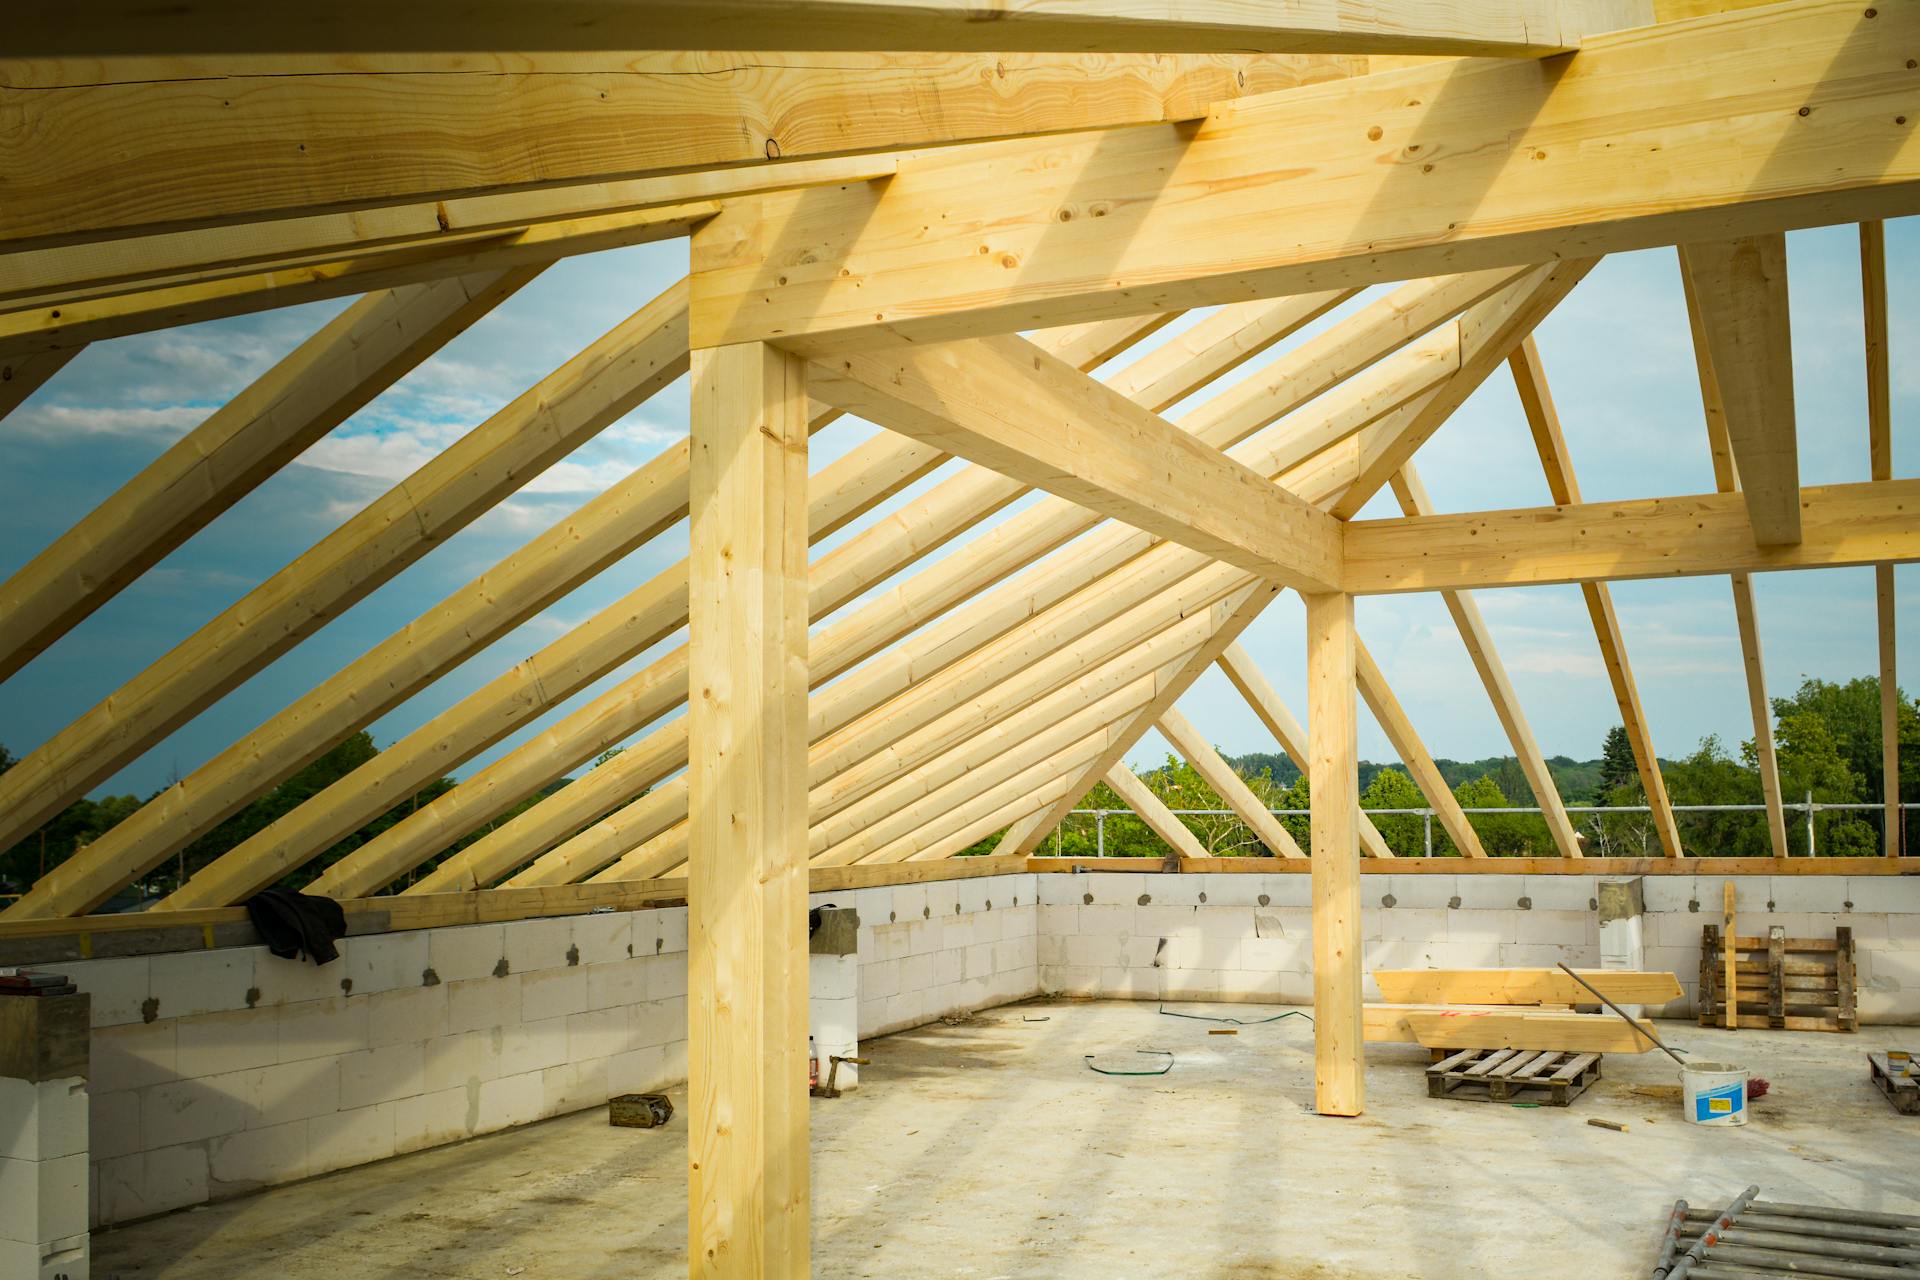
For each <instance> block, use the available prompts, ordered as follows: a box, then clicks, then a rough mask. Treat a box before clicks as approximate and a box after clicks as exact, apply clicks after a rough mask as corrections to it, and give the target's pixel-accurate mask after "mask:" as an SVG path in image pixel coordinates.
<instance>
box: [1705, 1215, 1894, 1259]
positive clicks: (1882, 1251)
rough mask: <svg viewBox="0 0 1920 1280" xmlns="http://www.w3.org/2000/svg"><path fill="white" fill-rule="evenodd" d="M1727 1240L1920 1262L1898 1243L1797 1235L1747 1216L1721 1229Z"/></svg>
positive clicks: (1805, 1251)
mask: <svg viewBox="0 0 1920 1280" xmlns="http://www.w3.org/2000/svg"><path fill="white" fill-rule="evenodd" d="M1720 1236H1721V1239H1723V1240H1725V1241H1726V1242H1727V1243H1728V1244H1744V1245H1751V1246H1753V1247H1755V1248H1759V1249H1776V1250H1784V1251H1786V1252H1789V1253H1795V1254H1813V1255H1816V1256H1818V1257H1822V1258H1851V1259H1853V1260H1854V1261H1856V1262H1889V1263H1896V1264H1901V1263H1905V1264H1914V1265H1920V1252H1916V1251H1915V1250H1912V1249H1902V1248H1900V1247H1899V1246H1898V1245H1885V1244H1863V1243H1861V1242H1859V1241H1857V1240H1822V1239H1816V1238H1815V1237H1813V1236H1796V1235H1791V1234H1789V1233H1788V1232H1785V1231H1769V1230H1767V1229H1766V1228H1764V1227H1757V1226H1755V1225H1753V1224H1752V1223H1751V1222H1749V1221H1747V1220H1746V1219H1745V1218H1742V1219H1741V1220H1740V1225H1739V1226H1737V1227H1734V1228H1732V1229H1731V1230H1728V1231H1723V1232H1721V1233H1720Z"/></svg>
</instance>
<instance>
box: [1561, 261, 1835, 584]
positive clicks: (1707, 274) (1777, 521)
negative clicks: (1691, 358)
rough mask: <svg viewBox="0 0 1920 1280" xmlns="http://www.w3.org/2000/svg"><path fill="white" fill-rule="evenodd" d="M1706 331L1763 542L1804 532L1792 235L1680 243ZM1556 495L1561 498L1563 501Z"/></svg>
mask: <svg viewBox="0 0 1920 1280" xmlns="http://www.w3.org/2000/svg"><path fill="white" fill-rule="evenodd" d="M1680 266H1681V270H1683V271H1684V272H1685V273H1686V275H1687V281H1688V285H1689V289H1690V295H1689V296H1690V297H1691V298H1692V299H1693V303H1694V306H1695V307H1696V308H1697V312H1698V315H1699V320H1700V324H1699V326H1698V328H1697V330H1696V340H1697V339H1698V338H1699V337H1704V338H1705V341H1706V344H1707V346H1706V350H1704V351H1702V352H1701V353H1700V359H1701V360H1702V361H1704V362H1706V363H1708V364H1709V365H1710V366H1711V367H1712V369H1713V373H1714V379H1715V381H1716V382H1717V383H1718V385H1719V388H1720V402H1721V411H1722V413H1723V414H1724V415H1725V421H1726V427H1727V435H1728V437H1729V439H1730V440H1731V441H1732V445H1733V454H1734V459H1735V461H1736V462H1737V463H1738V464H1739V473H1740V489H1741V492H1742V493H1744V494H1745V495H1746V499H1747V511H1748V514H1749V516H1750V517H1751V518H1752V520H1753V536H1754V540H1755V541H1756V542H1758V543H1759V544H1760V545H1761V546H1763V547H1770V546H1788V545H1791V544H1793V543H1795V542H1798V541H1799V540H1800V503H1799V497H1800V457H1799V452H1798V444H1797V436H1796V432H1795V429H1794V406H1793V350H1792V348H1793V332H1792V327H1791V323H1790V320H1789V315H1788V309H1787V238H1786V236H1785V235H1782V234H1780V233H1778V232H1775V233H1773V234H1771V235H1762V236H1746V237H1742V238H1741V239H1738V240H1716V241H1709V242H1706V243H1702V244H1684V245H1681V246H1680ZM1556 500H1557V499H1556Z"/></svg>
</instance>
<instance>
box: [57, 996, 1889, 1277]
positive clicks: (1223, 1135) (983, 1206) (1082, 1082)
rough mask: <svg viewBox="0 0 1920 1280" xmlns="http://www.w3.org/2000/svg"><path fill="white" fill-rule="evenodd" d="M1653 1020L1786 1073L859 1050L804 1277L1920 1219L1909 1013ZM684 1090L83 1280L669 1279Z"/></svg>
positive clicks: (1045, 1009)
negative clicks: (1726, 1112)
mask: <svg viewBox="0 0 1920 1280" xmlns="http://www.w3.org/2000/svg"><path fill="white" fill-rule="evenodd" d="M1179 1008H1180V1009H1181V1010H1182V1011H1183V1012H1203V1013H1205V1012H1217V1013H1223V1014H1231V1015H1233V1016H1235V1017H1238V1018H1240V1019H1242V1020H1243V1022H1244V1021H1245V1020H1248V1019H1251V1018H1254V1017H1257V1016H1260V1014H1261V1013H1262V1012H1264V1011H1263V1010H1261V1009H1260V1008H1258V1007H1256V1006H1247V1005H1236V1006H1230V1007H1214V1008H1211V1009H1209V1008H1207V1007H1204V1006H1190V1005H1182V1006H1179ZM1041 1019H1044V1021H1042V1020H1041ZM1659 1025H1660V1029H1661V1034H1662V1037H1663V1038H1665V1039H1667V1040H1668V1041H1669V1043H1673V1044H1675V1045H1676V1046H1678V1047H1680V1048H1685V1049H1691V1050H1693V1051H1694V1052H1695V1053H1696V1054H1698V1055H1699V1056H1702V1057H1707V1058H1713V1059H1716V1060H1719V1061H1729V1062H1739V1063H1743V1064H1745V1065H1747V1066H1748V1067H1750V1068H1751V1069H1752V1070H1753V1071H1754V1072H1755V1073H1756V1074H1759V1075H1763V1076H1766V1077H1768V1078H1769V1079H1770V1080H1771V1081H1772V1082H1773V1091H1772V1092H1771V1093H1770V1094H1769V1095H1768V1096H1767V1097H1766V1098H1765V1099H1763V1100H1761V1101H1759V1102H1756V1103H1755V1104H1754V1105H1753V1122H1752V1123H1751V1124H1749V1125H1748V1126H1747V1127H1746V1128H1745V1129H1741V1130H1725V1129H1701V1128H1697V1127H1695V1126H1692V1125H1688V1124H1686V1123H1684V1122H1683V1121H1682V1120H1681V1116H1680V1107H1679V1105H1678V1102H1677V1101H1676V1100H1674V1099H1673V1098H1672V1097H1671V1096H1659V1095H1662V1094H1666V1095H1672V1094H1673V1092H1674V1088H1673V1086H1674V1075H1675V1073H1674V1071H1673V1068H1672V1064H1671V1062H1669V1061H1668V1060H1667V1059H1666V1058H1665V1057H1664V1055H1660V1054H1647V1055H1644V1056H1640V1057H1621V1058H1614V1057H1609V1058H1608V1060H1607V1074H1606V1076H1605V1077H1604V1078H1603V1079H1601V1080H1598V1081H1596V1082H1595V1083H1594V1084H1593V1086H1592V1088H1590V1089H1589V1090H1588V1091H1587V1093H1586V1094H1585V1095H1584V1096H1583V1097H1582V1098H1581V1099H1580V1101H1579V1104H1578V1105H1576V1106H1574V1107H1572V1108H1569V1109H1558V1108H1538V1109H1533V1108H1516V1107H1512V1106H1473V1107H1463V1106H1457V1105H1455V1104H1453V1103H1451V1102H1445V1101H1438V1100H1432V1099H1429V1098H1428V1097H1427V1096H1426V1094H1427V1090H1426V1072H1425V1068H1426V1066H1427V1065H1428V1063H1427V1059H1428V1055H1427V1053H1426V1052H1425V1051H1424V1050H1421V1049H1419V1048H1418V1047H1417V1046H1406V1047H1398V1046H1384V1045H1371V1046H1369V1047H1368V1050H1367V1090H1368V1097H1369V1100H1370V1105H1369V1107H1368V1110H1367V1114H1366V1115H1364V1116H1361V1117H1358V1118H1355V1119H1329V1118H1322V1117H1318V1116H1314V1115H1311V1114H1309V1113H1308V1111H1307V1110H1306V1108H1307V1106H1308V1105H1309V1104H1310V1102H1311V1101H1312V1097H1313V1074H1312V1062H1313V1041H1312V1028H1311V1027H1310V1026H1309V1025H1308V1024H1307V1022H1306V1021H1305V1020H1304V1019H1301V1018H1286V1019H1283V1020H1281V1021H1278V1022H1271V1023H1266V1024H1262V1025H1254V1026H1248V1025H1242V1026H1240V1027H1239V1034H1238V1035H1236V1036H1211V1035H1209V1034H1208V1031H1209V1029H1210V1024H1208V1023H1206V1022H1204V1021H1195V1020H1192V1019H1189V1018H1172V1017H1165V1016H1162V1015H1161V1014H1160V1013H1159V1012H1158V1010H1157V1008H1156V1006H1155V1005H1153V1004H1151V1003H1128V1002H1121V1001H1109V1002H1097V1003H1070V1002H1052V1003H1034V1004H1026V1005H1013V1006H1007V1007H1005V1008H1000V1009H993V1010H989V1011H988V1012H986V1013H983V1014H980V1015H977V1016H976V1017H975V1018H973V1019H972V1020H971V1021H968V1022H966V1023H963V1024H961V1025H956V1026H946V1025H942V1024H939V1023H935V1024H933V1025H931V1026H927V1027H922V1028H920V1029H918V1030H916V1031H910V1032H905V1033H902V1034H899V1035H894V1036H888V1037H886V1038H884V1039H881V1040H876V1041H873V1042H871V1044H870V1045H869V1046H867V1047H866V1050H865V1051H866V1052H868V1053H869V1054H870V1056H871V1057H872V1059H873V1064H872V1065H871V1066H869V1067H866V1068H865V1069H863V1070H862V1071H861V1073H860V1087H859V1089H858V1090H856V1091H854V1092H850V1093H848V1094H847V1095H846V1096H845V1097H844V1098H841V1099H839V1100H838V1101H833V1102H826V1101H816V1102H814V1103H813V1108H812V1114H813V1122H814V1124H813V1180H814V1195H815V1198H814V1206H815V1207H814V1216H813V1232H814V1268H815V1274H816V1275H820V1276H832V1277H864V1276H873V1277H888V1278H889V1280H893V1278H896V1277H909V1278H919V1277H925V1278H927V1280H934V1278H936V1277H937V1278H938V1280H952V1278H954V1277H977V1278H979V1280H988V1278H990V1277H1006V1278H1007V1280H1157V1278H1159V1277H1164V1276H1167V1275H1169V1274H1180V1275H1183V1276H1188V1277H1193V1278H1194V1280H1227V1278H1228V1277H1234V1278H1246V1277H1255V1276H1258V1277H1261V1278H1262V1280H1271V1278H1276V1277H1278V1278H1285V1277H1315V1278H1322V1277H1354V1278H1365V1280H1387V1278H1388V1277H1391V1278H1393V1280H1402V1278H1403V1277H1407V1276H1420V1277H1422V1278H1423V1280H1447V1278H1449V1277H1454V1276H1462V1277H1464V1276H1478V1275H1482V1274H1496V1273H1499V1272H1508V1273H1511V1274H1527V1273H1528V1272H1527V1268H1528V1267H1529V1266H1530V1265H1531V1264H1532V1263H1533V1262H1537V1261H1539V1260H1540V1259H1542V1258H1546V1257H1563V1258H1564V1257H1580V1258H1582V1259H1584V1260H1585V1264H1584V1267H1583V1271H1582V1274H1584V1275H1592V1276H1607V1277H1610V1276H1624V1275H1629V1274H1634V1273H1635V1272H1636V1271H1637V1270H1640V1269H1643V1268H1644V1266H1645V1265H1646V1264H1647V1263H1649V1261H1650V1259H1651V1258H1652V1254H1653V1251H1654V1249H1655V1247H1656V1245H1657V1240H1656V1239H1655V1236H1657V1234H1658V1231H1657V1228H1658V1225H1659V1224H1660V1222H1661V1221H1662V1215H1663V1213H1664V1211H1665V1210H1666V1209H1667V1208H1669V1207H1671V1205H1672V1203H1673V1201H1674V1200H1675V1199H1676V1198H1679V1197H1685V1198H1686V1199H1687V1200H1688V1201H1689V1202H1691V1203H1695V1204H1714V1203H1719V1202H1721V1201H1722V1200H1726V1199H1731V1198H1732V1196H1733V1195H1734V1194H1735V1193H1737V1192H1738V1191H1739V1190H1740V1189H1741V1188H1742V1187H1744V1186H1746V1185H1747V1184H1748V1183H1750V1182H1757V1183H1759V1184H1760V1185H1761V1187H1762V1189H1763V1190H1764V1191H1765V1193H1766V1194H1767V1195H1768V1196H1770V1197H1772V1198H1775V1199H1783V1200H1784V1199H1790V1200H1796V1201H1809V1202H1815V1203H1833V1204H1853V1205H1858V1206H1860V1207H1863V1208H1868V1209H1876V1210H1884V1211H1890V1212H1901V1213H1916V1212H1920V1179H1916V1178H1915V1177H1914V1176H1913V1172H1912V1159H1911V1155H1912V1138H1911V1136H1910V1135H1907V1134H1905V1133H1904V1132H1903V1131H1901V1130H1899V1129H1897V1128H1895V1127H1894V1126H1892V1125H1890V1124H1889V1123H1888V1121H1889V1120H1890V1119H1893V1118H1894V1117H1892V1116H1891V1114H1890V1113H1889V1111H1888V1110H1887V1104H1886V1100H1885V1099H1884V1098H1882V1097H1881V1096H1880V1095H1879V1093H1878V1092H1877V1091H1876V1090H1875V1089H1874V1088H1873V1086H1872V1085H1871V1084H1870V1083H1869V1081H1868V1079H1867V1072H1866V1068H1865V1064H1864V1062H1863V1060H1862V1058H1863V1053H1864V1051H1865V1050H1867V1049H1884V1048H1887V1047H1889V1046H1898V1045H1901V1044H1907V1043H1911V1041H1912V1039H1913V1036H1912V1029H1911V1028H1902V1027H1866V1028H1863V1029H1862V1030H1861V1032H1860V1034H1859V1035H1858V1036H1849V1037H1838V1036H1826V1035H1814V1034H1797V1033H1782V1032H1778V1031H1774V1032H1767V1031H1737V1032H1729V1031H1724V1030H1719V1029H1703V1028H1697V1027H1694V1026H1691V1025H1689V1024H1685V1023H1677V1022H1663V1023H1661V1024H1659ZM1140 1048H1154V1049H1166V1050H1170V1051H1171V1052H1172V1053H1173V1055H1174V1065H1173V1068H1172V1070H1171V1071H1169V1072H1168V1073H1167V1074H1166V1075H1164V1076H1155V1077H1141V1078H1121V1077H1109V1076H1101V1075H1096V1074H1094V1073H1093V1072H1091V1071H1089V1070H1087V1067H1086V1064H1085V1055H1086V1054H1089V1053H1092V1054H1097V1055H1100V1057H1101V1060H1102V1061H1106V1060H1108V1059H1109V1058H1115V1059H1117V1058H1119V1057H1122V1056H1131V1055H1132V1053H1133V1051H1134V1050H1136V1049H1140ZM1663 1064H1664V1065H1663ZM1643 1090H1644V1091H1646V1092H1641V1091H1643ZM674 1103H675V1108H676V1114H675V1116H674V1118H673V1120H672V1122H671V1123H670V1124H669V1125H668V1126H667V1127H666V1128H664V1129H657V1130H641V1129H621V1128H613V1127H610V1126H609V1125H608V1124H607V1120H606V1114H605V1111H604V1109H601V1110H597V1111H592V1112H586V1113H582V1114H580V1115H576V1116H571V1117H567V1118H563V1119H559V1120H553V1121H549V1122H546V1123H544V1124H537V1125H532V1126H529V1127H527V1128H524V1129H519V1130H515V1131H512V1132H509V1133H503V1134H497V1135H494V1136H491V1137H486V1138H480V1139H476V1140H474V1141H472V1142H468V1143H464V1144H461V1145H459V1146H456V1147H450V1148H443V1149H441V1150H438V1151H431V1152H423V1153H421V1154H418V1155H412V1156H404V1157H401V1158H399V1159H396V1160H391V1161H387V1162H385V1163H383V1164H379V1165H372V1166H367V1167H363V1168H359V1169H352V1170H348V1171H345V1172H342V1173H338V1174H332V1175H329V1176H327V1177H324V1178H317V1179H314V1180H312V1181H310V1182H306V1183H301V1184H299V1185H296V1186H291V1187H284V1188H280V1189H278V1190H274V1191H269V1192H266V1193H264V1194H261V1195H257V1196H252V1197H249V1198H246V1199H243V1200H235V1201H229V1202H227V1203H225V1204H221V1205H215V1206H213V1207H210V1208H206V1209H202V1210H197V1211H191V1212H185V1213H178V1214H173V1215H170V1216H167V1217H164V1218H159V1219H155V1220H152V1221H149V1222H146V1223H142V1224H139V1225H136V1226H132V1227H127V1228H123V1229H120V1230H116V1231H108V1232H101V1233H99V1234H97V1235H96V1236H95V1237H94V1258H95V1266H94V1274H95V1275H96V1276H99V1277H111V1276H118V1277H121V1278H122V1280H133V1278H134V1277H139V1278H141V1280H149V1278H153V1280H159V1278H162V1277H164V1278H167V1280H174V1278H179V1280H185V1278H186V1277H193V1278H194V1280H255V1278H256V1277H258V1276H259V1275H260V1274H262V1267H263V1266H268V1265H269V1264H266V1263H265V1262H264V1261H263V1260H264V1259H267V1258H269V1257H271V1259H272V1262H271V1264H270V1270H271V1272H272V1274H273V1275H274V1276H275V1278H276V1280H374V1278H375V1277H395V1278H397V1280H428V1278H429V1277H459V1278H461V1280H504V1278H505V1277H509V1276H517V1277H520V1278H521V1280H562V1278H564V1280H592V1278H594V1277H607V1278H609V1280H611V1278H612V1277H621V1278H622V1280H635V1278H640V1280H651V1278H653V1277H659V1278H661V1280H666V1278H667V1277H680V1276H684V1275H685V1274H686V1262H685V1248H686V1217H685V1214H686V1169H685V1158H686V1134H687V1129H686V1123H685V1118H684V1117H685V1099H684V1098H682V1097H679V1096H676V1097H675V1099H674ZM1590 1116H1600V1117H1603V1118H1608V1119H1614V1120H1619V1121H1623V1122H1628V1123H1629V1124H1630V1126H1631V1128H1630V1130H1629V1132H1627V1133H1613V1132H1609V1131H1606V1130H1602V1129H1596V1128H1592V1127H1589V1126H1588V1125H1587V1123H1586V1121H1587V1118H1588V1117H1590ZM1572 1185H1577V1186H1578V1188H1579V1194H1578V1195H1577V1196H1567V1197H1558V1196H1544V1197H1543V1196H1542V1195H1541V1194H1540V1190H1541V1188H1543V1187H1556V1186H1572ZM1175 1259H1178V1265H1177V1268H1176V1267H1175V1266H1174V1264H1173V1260H1175ZM516 1268H519V1270H515V1269H516Z"/></svg>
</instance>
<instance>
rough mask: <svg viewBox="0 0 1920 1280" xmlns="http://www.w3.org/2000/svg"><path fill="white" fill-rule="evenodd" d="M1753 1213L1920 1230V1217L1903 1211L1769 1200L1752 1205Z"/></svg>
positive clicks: (1864, 1225)
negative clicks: (1875, 1211)
mask: <svg viewBox="0 0 1920 1280" xmlns="http://www.w3.org/2000/svg"><path fill="white" fill-rule="evenodd" d="M1753 1211H1754V1212H1755V1213H1766V1214H1772V1215H1773V1216H1774V1217H1776V1218H1811V1219H1813V1220H1814V1221H1816V1222H1852V1223H1856V1224H1858V1225H1860V1226H1863V1227H1908V1228H1911V1229H1914V1230H1920V1218H1916V1217H1914V1216H1912V1215H1911V1214H1905V1213H1869V1212H1868V1211H1867V1210H1865V1209H1835V1208H1833V1207H1831V1206H1829V1205H1823V1204H1789V1203H1787V1202H1785V1201H1778V1200H1769V1201H1763V1202H1761V1203H1759V1204H1756V1205H1754V1206H1753Z"/></svg>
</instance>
